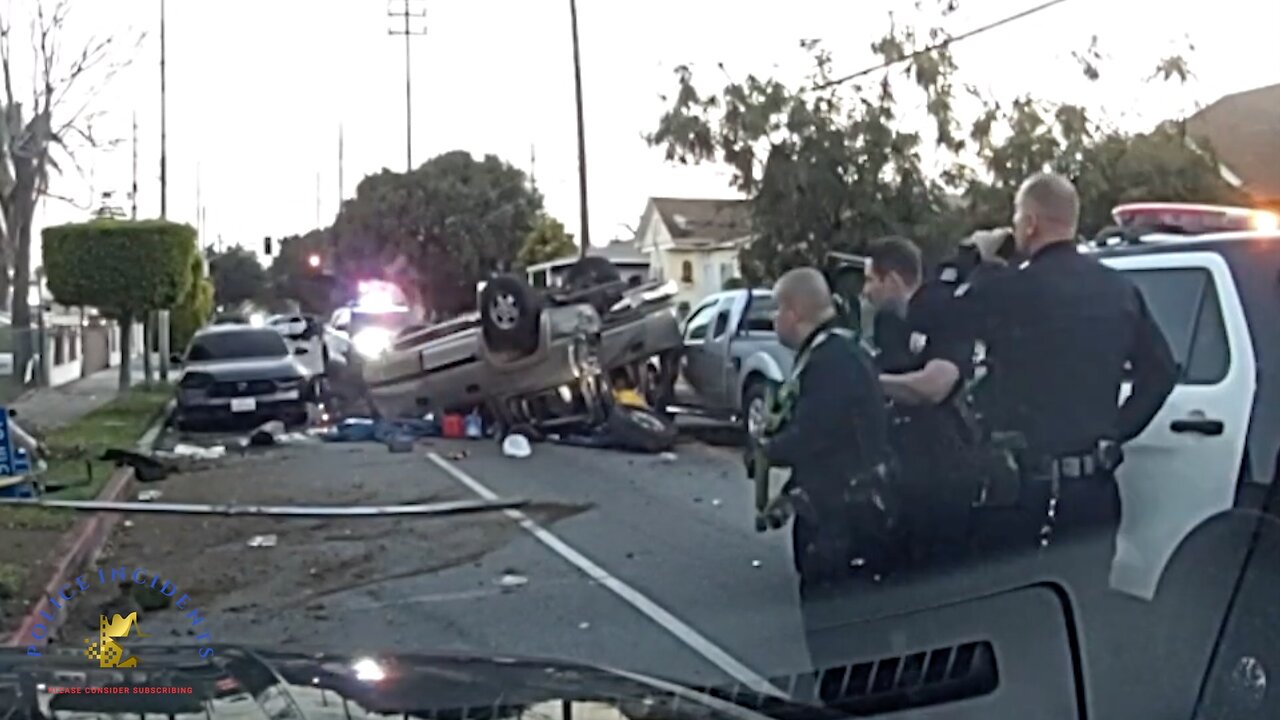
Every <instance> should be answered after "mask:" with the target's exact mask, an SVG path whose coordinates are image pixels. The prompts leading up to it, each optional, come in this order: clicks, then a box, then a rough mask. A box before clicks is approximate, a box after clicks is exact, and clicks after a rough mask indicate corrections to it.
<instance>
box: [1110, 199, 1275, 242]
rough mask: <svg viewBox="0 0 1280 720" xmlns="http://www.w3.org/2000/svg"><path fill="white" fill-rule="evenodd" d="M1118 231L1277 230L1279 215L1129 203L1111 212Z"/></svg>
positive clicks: (1228, 208)
mask: <svg viewBox="0 0 1280 720" xmlns="http://www.w3.org/2000/svg"><path fill="white" fill-rule="evenodd" d="M1111 216H1112V218H1113V219H1114V220H1115V222H1116V225H1118V226H1120V227H1121V228H1126V229H1128V228H1147V229H1156V230H1158V231H1159V232H1164V233H1170V234H1172V233H1177V234H1186V235H1201V234H1206V233H1214V232H1233V231H1249V230H1262V231H1272V230H1277V229H1280V215H1277V214H1276V213H1274V212H1269V211H1266V210H1255V209H1253V208H1245V207H1231V206H1227V205H1201V204H1193V203H1155V202H1153V203H1128V204H1125V205H1118V206H1116V207H1115V208H1114V209H1113V210H1112V211H1111Z"/></svg>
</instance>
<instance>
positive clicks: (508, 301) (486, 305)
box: [480, 275, 542, 354]
mask: <svg viewBox="0 0 1280 720" xmlns="http://www.w3.org/2000/svg"><path fill="white" fill-rule="evenodd" d="M541 315H542V298H541V297H540V296H539V295H538V293H537V292H535V291H534V289H533V288H532V287H529V284H528V283H526V282H525V281H524V280H522V279H520V278H518V277H516V276H514V275H499V276H498V277H495V278H493V279H492V280H490V281H489V282H488V283H486V284H485V286H484V290H482V291H481V292H480V327H481V332H482V333H483V335H484V341H485V344H486V345H488V346H489V348H490V349H493V350H498V351H514V352H519V353H525V354H527V353H532V352H533V351H535V350H537V349H538V323H539V320H540V318H541Z"/></svg>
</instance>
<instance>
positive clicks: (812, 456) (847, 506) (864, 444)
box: [757, 268, 891, 667]
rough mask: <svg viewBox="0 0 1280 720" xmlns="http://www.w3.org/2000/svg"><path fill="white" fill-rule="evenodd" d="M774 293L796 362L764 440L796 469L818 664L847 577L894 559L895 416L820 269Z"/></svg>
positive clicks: (797, 553) (790, 492)
mask: <svg viewBox="0 0 1280 720" xmlns="http://www.w3.org/2000/svg"><path fill="white" fill-rule="evenodd" d="M773 292H774V297H775V298H776V299H777V303H778V312H777V316H776V319H775V321H774V322H775V326H776V328H777V332H778V337H779V339H780V340H781V341H782V342H783V343H784V344H785V345H786V346H787V347H789V348H792V349H794V350H795V351H796V360H795V365H794V369H793V373H792V377H791V379H789V380H788V382H787V385H785V386H784V387H783V388H782V390H781V402H782V403H784V404H786V405H788V407H787V408H785V409H784V417H785V418H786V420H785V421H784V424H783V425H782V426H781V427H780V428H779V430H778V431H777V432H776V433H774V434H773V435H772V436H770V437H766V438H763V439H760V440H758V441H757V442H759V443H760V444H761V446H760V449H761V450H762V452H763V454H764V456H765V457H766V458H767V459H768V462H769V463H770V465H771V466H777V467H789V468H791V477H790V480H789V481H788V484H787V487H786V489H785V490H784V493H785V496H786V497H787V498H789V500H790V502H791V506H792V507H793V509H794V513H793V517H794V520H793V524H792V528H791V533H792V551H793V553H794V560H795V568H796V571H797V573H798V574H799V580H800V598H801V608H802V614H803V616H804V620H805V629H806V639H807V640H808V642H809V650H810V653H811V654H812V655H813V657H814V662H815V667H820V666H822V665H821V663H822V662H823V657H824V656H825V655H827V654H828V653H827V652H825V651H824V650H823V649H822V647H821V646H822V643H823V637H824V632H823V629H824V628H827V627H828V626H830V625H833V624H837V623H839V622H841V621H842V620H843V619H844V618H836V619H832V618H829V617H826V615H824V613H829V612H832V611H833V608H838V607H839V606H841V605H842V604H841V603H839V602H838V598H839V596H840V595H841V593H843V592H845V591H847V589H848V588H849V587H850V581H852V580H855V579H857V578H859V577H866V578H871V577H873V576H874V575H876V574H878V573H881V572H883V571H885V570H886V569H887V566H888V563H889V562H890V560H889V559H888V558H886V557H885V553H887V552H889V551H890V550H891V543H890V542H888V538H886V537H885V536H884V535H883V534H882V531H886V530H887V525H888V521H887V517H888V516H887V514H886V512H887V504H888V501H887V498H886V496H885V495H886V494H887V492H888V490H887V488H886V485H887V482H888V476H887V462H888V459H889V447H888V438H887V427H888V419H887V416H886V412H885V400H884V396H883V394H882V393H881V390H880V386H879V383H877V382H876V375H875V369H874V366H873V364H872V361H871V358H870V356H869V355H868V354H867V353H866V352H865V351H864V350H863V349H862V347H861V346H860V345H859V344H858V342H857V340H856V338H854V336H853V334H852V333H851V332H849V331H848V330H846V329H844V328H841V327H839V326H838V324H837V312H836V307H835V303H834V300H833V298H832V295H831V290H830V289H829V288H828V286H827V283H826V279H825V278H824V277H823V276H822V274H821V273H820V272H818V271H817V270H815V269H813V268H799V269H796V270H792V271H790V272H788V273H786V274H785V275H783V276H782V278H781V279H779V280H778V282H777V284H776V285H775V287H774V291H773ZM833 600H835V601H837V602H832V601H833ZM836 611H837V612H838V610H836ZM838 651H839V648H831V652H832V653H838Z"/></svg>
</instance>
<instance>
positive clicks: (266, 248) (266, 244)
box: [262, 237, 273, 257]
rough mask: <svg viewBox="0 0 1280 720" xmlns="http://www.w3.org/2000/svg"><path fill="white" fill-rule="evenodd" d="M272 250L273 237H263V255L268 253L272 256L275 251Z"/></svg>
mask: <svg viewBox="0 0 1280 720" xmlns="http://www.w3.org/2000/svg"><path fill="white" fill-rule="evenodd" d="M271 250H272V248H271V238H270V237H264V238H262V254H263V255H267V256H268V257H269V256H271V255H272V254H273V253H272V252H271Z"/></svg>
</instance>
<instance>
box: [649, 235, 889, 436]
mask: <svg viewBox="0 0 1280 720" xmlns="http://www.w3.org/2000/svg"><path fill="white" fill-rule="evenodd" d="M827 260H828V272H827V280H828V282H829V283H830V285H831V287H832V290H833V291H834V292H835V294H836V297H837V299H838V302H839V304H840V305H841V308H842V314H843V316H844V324H846V325H848V326H849V327H850V328H851V329H853V330H855V331H857V332H859V333H860V334H862V329H863V328H865V327H869V318H868V317H867V311H866V308H865V306H864V305H863V304H862V303H861V302H860V299H859V295H860V293H861V290H862V278H863V273H864V267H865V260H864V259H863V258H862V257H860V256H857V255H845V254H840V253H832V254H831V255H830V256H828V258H827ZM851 308H852V309H854V310H853V311H852V312H850V310H849V309H851ZM777 311H778V306H777V303H776V302H775V301H774V298H773V293H772V291H770V290H763V289H754V290H746V289H743V290H726V291H724V292H719V293H716V294H714V295H710V296H708V297H706V298H704V299H703V300H702V302H700V303H698V305H697V306H695V307H694V309H693V310H692V311H691V312H690V313H689V317H688V319H687V320H686V321H685V324H684V328H683V342H682V346H683V355H682V357H681V360H680V368H679V370H680V372H679V377H678V379H677V380H676V383H675V389H674V391H673V392H672V396H673V403H672V404H671V409H672V410H674V411H675V412H676V413H677V414H695V415H700V416H703V417H710V418H716V419H723V420H728V421H730V422H734V423H738V424H742V425H743V426H744V427H745V428H746V429H748V430H754V429H755V428H756V424H757V423H759V422H762V421H763V418H764V398H765V393H766V390H767V389H768V388H769V387H770V386H771V385H772V386H777V385H779V384H781V383H782V381H783V380H784V379H786V377H787V375H788V374H790V372H791V366H792V363H793V361H794V358H795V356H794V353H793V352H792V351H791V350H789V349H787V348H786V347H784V346H783V345H782V343H781V341H779V340H778V335H777V333H776V332H775V331H774V328H773V318H774V315H776V314H777Z"/></svg>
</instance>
